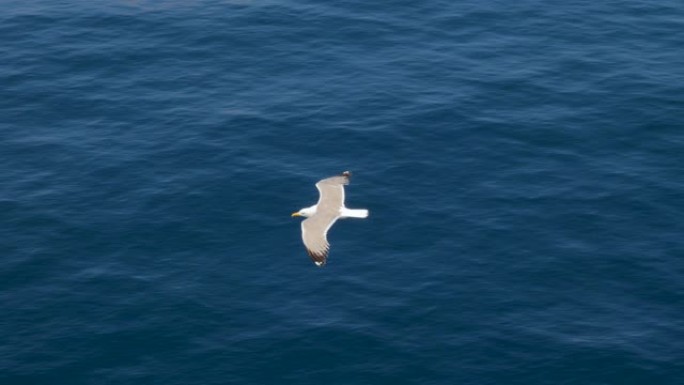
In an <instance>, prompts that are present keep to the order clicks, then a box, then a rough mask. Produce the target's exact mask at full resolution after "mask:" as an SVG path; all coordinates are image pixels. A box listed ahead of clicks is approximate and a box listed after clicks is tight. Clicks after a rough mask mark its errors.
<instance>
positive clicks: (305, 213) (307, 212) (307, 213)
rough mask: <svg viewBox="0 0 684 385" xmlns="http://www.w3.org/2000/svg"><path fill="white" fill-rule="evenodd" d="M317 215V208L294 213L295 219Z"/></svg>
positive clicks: (313, 207)
mask: <svg viewBox="0 0 684 385" xmlns="http://www.w3.org/2000/svg"><path fill="white" fill-rule="evenodd" d="M314 214H316V206H311V207H305V208H303V209H301V210H299V211H297V212H294V213H292V216H293V217H310V216H312V215H314Z"/></svg>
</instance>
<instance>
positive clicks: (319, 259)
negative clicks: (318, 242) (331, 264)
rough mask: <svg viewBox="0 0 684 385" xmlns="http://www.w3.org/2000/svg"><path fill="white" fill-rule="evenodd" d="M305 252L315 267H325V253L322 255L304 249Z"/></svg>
mask: <svg viewBox="0 0 684 385" xmlns="http://www.w3.org/2000/svg"><path fill="white" fill-rule="evenodd" d="M306 252H307V253H308V254H309V257H311V260H312V261H313V262H314V263H315V264H316V266H318V267H323V266H325V262H326V259H327V258H328V252H327V251H325V252H324V253H315V252H313V251H311V250H309V249H306Z"/></svg>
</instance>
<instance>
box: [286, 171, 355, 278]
mask: <svg viewBox="0 0 684 385" xmlns="http://www.w3.org/2000/svg"><path fill="white" fill-rule="evenodd" d="M350 177H351V173H350V172H349V171H345V172H343V173H342V175H339V176H333V177H330V178H325V179H322V180H320V181H318V183H316V188H317V189H318V192H319V194H320V196H319V198H318V203H316V204H315V205H313V206H311V207H305V208H303V209H301V210H299V211H297V212H295V213H292V216H293V217H307V219H305V220H304V221H302V240H303V241H304V246H305V247H306V251H307V253H309V256H310V257H311V259H312V260H313V262H314V263H315V264H316V266H318V267H321V266H323V265H325V261H326V259H327V258H328V250H330V244H329V243H328V238H327V237H326V235H327V234H328V230H329V229H330V227H331V226H332V225H333V224H334V223H335V221H336V220H337V219H339V218H366V217H368V210H365V209H348V208H346V207H344V185H347V184H349V178H350Z"/></svg>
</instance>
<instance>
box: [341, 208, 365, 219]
mask: <svg viewBox="0 0 684 385" xmlns="http://www.w3.org/2000/svg"><path fill="white" fill-rule="evenodd" d="M367 217H368V210H366V209H348V208H344V209H342V218H367Z"/></svg>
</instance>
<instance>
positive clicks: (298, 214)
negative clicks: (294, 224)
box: [292, 211, 302, 217]
mask: <svg viewBox="0 0 684 385" xmlns="http://www.w3.org/2000/svg"><path fill="white" fill-rule="evenodd" d="M292 216H293V217H301V216H302V214H300V213H299V211H297V212H294V213H292Z"/></svg>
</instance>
